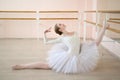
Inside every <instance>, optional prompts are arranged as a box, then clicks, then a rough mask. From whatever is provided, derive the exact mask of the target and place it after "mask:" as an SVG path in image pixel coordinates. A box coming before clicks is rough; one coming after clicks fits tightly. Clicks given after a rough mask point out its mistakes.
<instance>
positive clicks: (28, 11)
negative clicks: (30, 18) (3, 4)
mask: <svg viewBox="0 0 120 80" xmlns="http://www.w3.org/2000/svg"><path fill="white" fill-rule="evenodd" d="M0 13H36V11H2V10H1V11H0Z"/></svg>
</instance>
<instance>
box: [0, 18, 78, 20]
mask: <svg viewBox="0 0 120 80" xmlns="http://www.w3.org/2000/svg"><path fill="white" fill-rule="evenodd" d="M0 20H37V19H36V18H0ZM39 20H78V18H39Z"/></svg>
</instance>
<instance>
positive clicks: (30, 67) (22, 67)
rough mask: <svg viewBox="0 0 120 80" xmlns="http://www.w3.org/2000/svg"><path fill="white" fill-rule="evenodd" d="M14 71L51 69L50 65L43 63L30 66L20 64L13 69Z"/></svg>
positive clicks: (30, 64)
mask: <svg viewBox="0 0 120 80" xmlns="http://www.w3.org/2000/svg"><path fill="white" fill-rule="evenodd" d="M12 68H13V69H14V70H21V69H46V70H47V69H51V68H50V67H49V65H48V64H46V63H43V62H35V63H29V64H20V65H15V66H13V67H12Z"/></svg>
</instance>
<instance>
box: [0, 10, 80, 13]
mask: <svg viewBox="0 0 120 80" xmlns="http://www.w3.org/2000/svg"><path fill="white" fill-rule="evenodd" d="M36 12H37V11H4V10H1V11H0V13H36ZM38 12H39V13H79V11H73V10H71V11H38Z"/></svg>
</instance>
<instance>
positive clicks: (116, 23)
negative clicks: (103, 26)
mask: <svg viewBox="0 0 120 80" xmlns="http://www.w3.org/2000/svg"><path fill="white" fill-rule="evenodd" d="M107 22H111V23H116V24H120V22H118V21H113V20H107Z"/></svg>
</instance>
